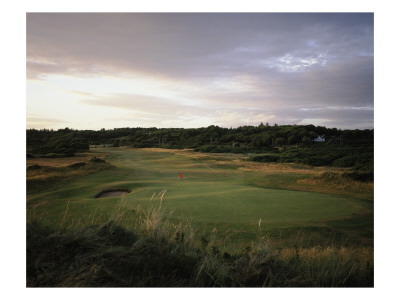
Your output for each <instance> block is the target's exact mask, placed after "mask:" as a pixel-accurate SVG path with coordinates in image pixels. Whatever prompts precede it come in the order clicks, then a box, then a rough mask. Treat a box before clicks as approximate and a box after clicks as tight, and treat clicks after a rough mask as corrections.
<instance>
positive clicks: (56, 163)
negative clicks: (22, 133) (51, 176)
mask: <svg viewBox="0 0 400 300" xmlns="http://www.w3.org/2000/svg"><path fill="white" fill-rule="evenodd" d="M107 154H108V153H105V152H104V153H103V152H96V153H95V154H94V153H93V152H86V153H79V154H77V155H75V156H71V157H59V158H40V157H38V158H27V159H26V166H27V167H29V166H32V165H39V166H47V167H66V166H69V165H72V164H75V163H78V162H82V161H88V160H90V159H91V158H92V157H94V156H96V157H97V158H100V159H103V160H104V159H105V157H106V156H107Z"/></svg>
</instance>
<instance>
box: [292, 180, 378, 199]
mask: <svg viewBox="0 0 400 300" xmlns="http://www.w3.org/2000/svg"><path fill="white" fill-rule="evenodd" d="M296 187H297V188H298V189H300V190H304V191H311V192H319V193H332V194H343V193H350V194H351V193H357V194H361V195H366V196H371V195H373V193H374V183H373V182H360V181H356V180H352V179H350V178H337V179H334V180H326V179H324V178H322V177H321V178H318V177H312V178H305V179H300V180H298V181H297V186H296Z"/></svg>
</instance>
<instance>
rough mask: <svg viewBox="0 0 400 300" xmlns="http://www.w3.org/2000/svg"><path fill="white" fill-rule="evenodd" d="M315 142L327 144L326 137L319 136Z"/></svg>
mask: <svg viewBox="0 0 400 300" xmlns="http://www.w3.org/2000/svg"><path fill="white" fill-rule="evenodd" d="M314 142H325V135H319V136H318V137H317V138H316V139H314Z"/></svg>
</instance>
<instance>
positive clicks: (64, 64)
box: [26, 13, 374, 130]
mask: <svg viewBox="0 0 400 300" xmlns="http://www.w3.org/2000/svg"><path fill="white" fill-rule="evenodd" d="M26 75H27V80H26V114H27V115H26V127H27V128H36V129H41V128H48V129H50V128H53V129H59V128H65V127H69V128H73V129H93V130H98V129H101V128H106V129H112V128H120V127H158V128H171V127H178V128H196V127H207V126H209V125H218V126H221V127H227V128H229V127H238V126H242V125H259V124H260V123H261V122H263V123H264V124H265V123H267V122H268V123H269V124H274V123H277V124H278V125H284V124H298V125H303V124H314V125H319V126H326V127H329V128H332V127H336V128H340V129H356V128H358V129H367V128H374V14H373V13H158V14H157V13H27V15H26Z"/></svg>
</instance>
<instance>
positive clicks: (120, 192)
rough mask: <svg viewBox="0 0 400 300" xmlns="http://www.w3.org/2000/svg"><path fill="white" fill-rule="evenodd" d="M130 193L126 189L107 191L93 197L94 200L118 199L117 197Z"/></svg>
mask: <svg viewBox="0 0 400 300" xmlns="http://www.w3.org/2000/svg"><path fill="white" fill-rule="evenodd" d="M130 192H131V191H130V190H128V189H108V190H104V191H101V192H100V193H98V194H97V195H96V196H94V197H95V198H104V197H118V196H124V195H126V194H128V193H130Z"/></svg>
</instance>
